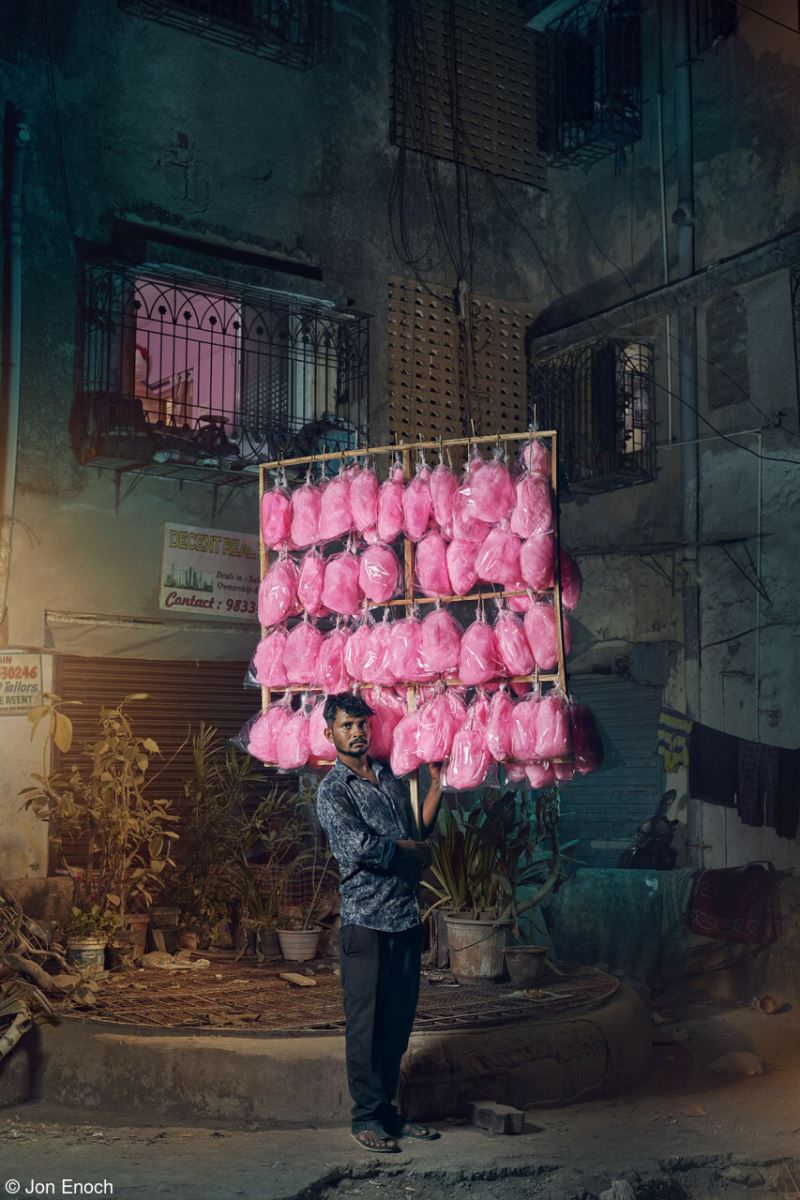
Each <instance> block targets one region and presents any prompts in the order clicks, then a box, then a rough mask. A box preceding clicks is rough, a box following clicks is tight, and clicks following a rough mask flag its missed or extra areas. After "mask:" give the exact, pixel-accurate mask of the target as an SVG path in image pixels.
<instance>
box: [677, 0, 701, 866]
mask: <svg viewBox="0 0 800 1200" xmlns="http://www.w3.org/2000/svg"><path fill="white" fill-rule="evenodd" d="M674 12H675V137H676V163H677V176H678V207H677V209H676V210H675V212H674V214H673V217H672V219H673V221H674V223H675V225H676V226H677V241H678V274H679V277H680V278H682V279H688V278H689V277H690V276H692V275H694V273H695V244H694V230H695V209H694V144H693V130H692V64H691V45H690V40H689V28H690V26H689V0H677V3H676V4H675V8H674ZM678 369H679V374H680V398H681V440H682V441H683V443H684V444H683V446H682V447H681V474H682V483H683V505H682V537H683V542H684V547H683V555H682V564H681V565H682V575H683V655H684V687H685V695H686V711H687V713H688V715H689V716H691V717H694V718H695V720H699V719H700V715H701V710H700V605H699V593H698V579H697V543H698V540H699V538H698V535H699V529H700V521H699V509H698V483H699V478H698V477H699V469H698V463H699V450H698V444H697V435H698V420H697V407H698V405H697V310H696V308H695V307H694V306H686V307H685V308H683V309H681V311H680V313H679V317H678ZM689 812H690V815H693V816H694V818H695V820H694V822H693V827H692V825H690V827H689V831H688V832H689V843H690V846H694V847H695V849H696V851H697V853H696V855H695V856H694V857H696V859H697V860H698V861H699V864H700V865H702V861H703V828H702V826H703V822H702V805H701V803H700V802H698V804H697V805H696V806H694V805H690V807H689Z"/></svg>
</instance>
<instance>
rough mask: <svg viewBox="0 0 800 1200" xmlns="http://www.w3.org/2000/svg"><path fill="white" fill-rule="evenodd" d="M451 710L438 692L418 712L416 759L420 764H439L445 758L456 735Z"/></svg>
mask: <svg viewBox="0 0 800 1200" xmlns="http://www.w3.org/2000/svg"><path fill="white" fill-rule="evenodd" d="M456 728H457V727H455V726H454V723H453V710H452V709H451V707H450V705H449V704H448V703H447V697H446V696H445V695H444V693H442V692H440V693H439V694H438V695H435V696H434V697H433V698H432V699H431V700H428V701H427V702H426V703H425V704H423V705H422V707H421V708H420V710H419V722H418V725H417V731H418V732H417V757H418V758H419V760H420V762H424V763H440V762H443V761H444V760H445V758H447V755H448V754H449V753H450V747H451V746H452V744H453V738H454V737H455V734H456Z"/></svg>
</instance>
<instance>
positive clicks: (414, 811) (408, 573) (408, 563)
mask: <svg viewBox="0 0 800 1200" xmlns="http://www.w3.org/2000/svg"><path fill="white" fill-rule="evenodd" d="M402 454H403V479H404V481H405V483H406V484H408V483H410V481H411V450H410V449H409V448H408V447H405V448H404V449H403V451H402ZM403 585H404V588H403V590H404V591H405V596H404V598H403V600H402V603H403V604H405V605H408V606H409V608H410V607H412V606H413V604H414V543H413V542H412V541H411V538H409V537H406V535H405V534H403ZM416 707H417V689H416V686H415V685H414V684H409V685H408V687H407V688H406V708H407V709H408V711H409V712H414V710H415V709H416ZM408 790H409V798H410V800H411V816H412V819H413V821H414V833H415V835H416V838H417V839H419V838H421V837H422V813H421V809H420V800H419V771H412V772H411V775H410V777H409V781H408Z"/></svg>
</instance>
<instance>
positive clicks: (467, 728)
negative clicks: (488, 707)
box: [445, 706, 492, 791]
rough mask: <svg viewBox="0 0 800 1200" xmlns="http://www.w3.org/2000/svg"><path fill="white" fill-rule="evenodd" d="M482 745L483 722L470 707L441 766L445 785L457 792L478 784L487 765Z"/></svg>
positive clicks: (484, 740)
mask: <svg viewBox="0 0 800 1200" xmlns="http://www.w3.org/2000/svg"><path fill="white" fill-rule="evenodd" d="M491 761H492V759H491V755H490V754H489V750H488V748H487V745H486V725H485V724H484V723H483V721H481V720H480V719H478V718H477V717H476V715H475V713H474V711H473V707H472V706H471V707H470V711H469V713H468V715H467V720H466V722H465V724H464V726H463V727H462V728H461V729H459V731H458V733H457V734H456V735H455V737H454V738H453V745H452V747H451V749H450V757H449V758H448V760H447V766H446V768H445V785H446V786H447V787H449V788H455V789H456V790H457V791H464V790H470V789H472V788H477V787H480V785H481V784H482V783H483V781H484V779H485V778H486V773H487V771H488V770H489V767H490V765H491Z"/></svg>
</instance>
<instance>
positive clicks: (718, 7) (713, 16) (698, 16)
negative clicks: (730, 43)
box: [691, 0, 738, 56]
mask: <svg viewBox="0 0 800 1200" xmlns="http://www.w3.org/2000/svg"><path fill="white" fill-rule="evenodd" d="M737 15H738V13H737V7H736V0H694V2H693V4H692V13H691V22H692V24H691V36H692V54H693V56H696V55H698V54H703V53H704V52H705V51H706V50H710V49H711V47H712V46H715V45H716V44H717V42H721V41H722V40H723V39H724V38H726V37H729V36H730V34H732V33H733V31H734V30H735V28H736V18H737Z"/></svg>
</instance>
